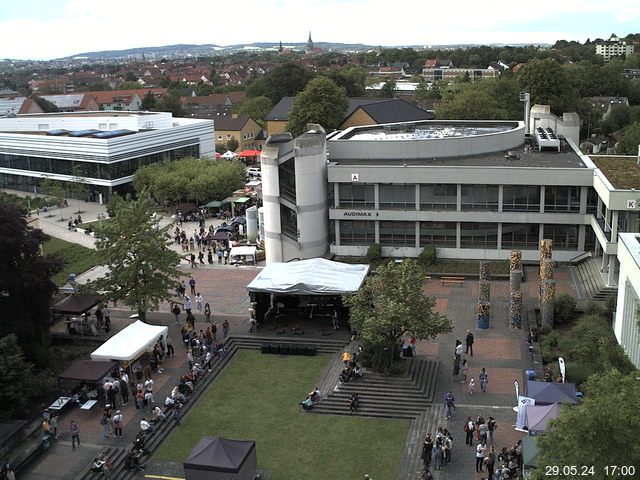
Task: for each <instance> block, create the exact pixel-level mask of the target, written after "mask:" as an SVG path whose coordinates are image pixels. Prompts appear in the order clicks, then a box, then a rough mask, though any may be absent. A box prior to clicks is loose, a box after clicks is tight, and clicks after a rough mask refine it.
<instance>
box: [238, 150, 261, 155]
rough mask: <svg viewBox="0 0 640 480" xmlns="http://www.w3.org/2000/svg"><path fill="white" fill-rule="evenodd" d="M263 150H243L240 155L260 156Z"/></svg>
mask: <svg viewBox="0 0 640 480" xmlns="http://www.w3.org/2000/svg"><path fill="white" fill-rule="evenodd" d="M261 153H262V152H261V151H260V150H243V151H241V152H240V153H239V154H238V156H240V157H259V156H260V154H261Z"/></svg>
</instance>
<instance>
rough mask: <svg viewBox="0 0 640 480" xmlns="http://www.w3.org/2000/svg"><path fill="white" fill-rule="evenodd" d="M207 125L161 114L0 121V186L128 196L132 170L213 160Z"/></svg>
mask: <svg viewBox="0 0 640 480" xmlns="http://www.w3.org/2000/svg"><path fill="white" fill-rule="evenodd" d="M214 138H215V136H214V126H213V121H211V120H200V119H190V118H173V117H172V115H171V113H166V112H119V111H113V112H108V111H100V112H73V113H47V114H31V115H19V116H17V117H12V118H11V117H8V118H0V187H2V188H9V189H15V190H24V191H30V192H34V191H37V186H38V185H39V183H40V182H41V181H42V179H44V178H48V179H52V180H60V181H65V182H73V181H77V180H78V177H82V181H83V182H84V183H86V184H88V185H89V187H90V193H89V198H90V199H91V200H93V201H108V199H109V198H110V196H111V194H112V193H113V192H116V191H117V192H119V193H127V192H129V191H130V190H131V185H130V183H131V180H132V179H133V174H134V173H135V172H136V170H137V169H138V168H139V167H141V166H144V165H149V164H152V163H157V162H160V161H164V160H176V159H180V158H184V157H191V156H193V157H207V156H209V157H213V156H214V155H215V144H214Z"/></svg>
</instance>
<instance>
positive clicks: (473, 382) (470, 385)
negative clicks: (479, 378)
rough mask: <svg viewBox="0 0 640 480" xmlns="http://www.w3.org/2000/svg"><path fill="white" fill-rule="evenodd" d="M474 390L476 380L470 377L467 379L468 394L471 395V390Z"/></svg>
mask: <svg viewBox="0 0 640 480" xmlns="http://www.w3.org/2000/svg"><path fill="white" fill-rule="evenodd" d="M475 391H476V381H475V380H474V379H473V378H472V379H471V380H469V394H470V395H473V392H475Z"/></svg>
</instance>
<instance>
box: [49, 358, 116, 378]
mask: <svg viewBox="0 0 640 480" xmlns="http://www.w3.org/2000/svg"><path fill="white" fill-rule="evenodd" d="M117 366H118V362H116V361H113V360H108V361H102V360H99V361H93V360H77V361H76V362H73V364H72V365H71V366H70V367H69V368H67V369H66V370H65V371H64V372H63V373H62V374H60V375H59V376H58V378H59V379H60V380H61V381H62V380H72V381H76V382H87V383H97V382H99V381H100V380H102V379H103V378H104V377H107V376H108V375H109V374H110V373H111V371H112V370H113V369H114V368H116V367H117Z"/></svg>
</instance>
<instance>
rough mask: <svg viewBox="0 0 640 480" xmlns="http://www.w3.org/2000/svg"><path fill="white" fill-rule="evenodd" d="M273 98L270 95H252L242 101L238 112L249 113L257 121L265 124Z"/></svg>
mask: <svg viewBox="0 0 640 480" xmlns="http://www.w3.org/2000/svg"><path fill="white" fill-rule="evenodd" d="M272 106H273V105H272V103H271V100H269V98H268V97H263V96H260V97H251V98H246V99H244V100H243V101H242V103H241V104H240V106H239V107H238V113H241V114H243V115H249V116H250V117H251V118H253V119H254V120H255V121H256V123H258V124H259V125H261V126H264V119H265V118H266V116H267V115H268V114H269V112H270V111H271V107H272Z"/></svg>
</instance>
